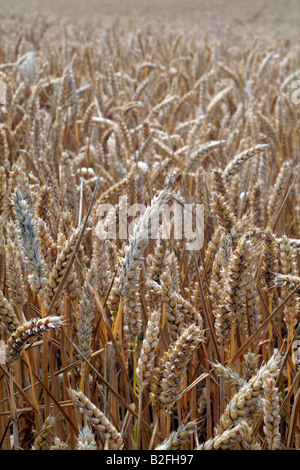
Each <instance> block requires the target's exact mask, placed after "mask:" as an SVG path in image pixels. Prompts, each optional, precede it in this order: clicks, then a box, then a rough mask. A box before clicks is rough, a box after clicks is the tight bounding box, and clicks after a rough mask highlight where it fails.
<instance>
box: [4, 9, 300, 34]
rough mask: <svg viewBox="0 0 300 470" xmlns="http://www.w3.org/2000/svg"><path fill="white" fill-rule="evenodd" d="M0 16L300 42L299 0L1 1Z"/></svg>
mask: <svg viewBox="0 0 300 470" xmlns="http://www.w3.org/2000/svg"><path fill="white" fill-rule="evenodd" d="M0 9H1V10H0V14H2V15H3V14H7V13H10V14H18V12H22V13H24V12H26V13H27V14H29V15H37V14H38V15H40V14H42V15H46V16H49V17H50V16H53V15H54V16H59V17H63V18H65V19H66V21H67V20H68V19H72V21H74V19H78V20H84V21H87V20H91V19H92V20H93V21H97V22H98V24H99V26H103V27H105V26H109V24H110V23H111V22H113V21H115V20H116V19H119V18H131V19H132V20H134V21H135V22H141V23H145V22H148V21H149V20H152V21H156V22H157V21H158V22H162V23H170V22H172V23H174V24H181V25H182V23H185V24H187V25H189V26H193V27H194V26H196V25H197V26H199V27H201V28H203V29H205V30H206V31H214V32H215V31H216V30H218V29H220V28H222V27H226V26H232V27H236V28H242V29H247V30H251V29H253V30H255V31H256V32H257V33H260V34H261V33H263V32H267V33H268V34H270V32H274V33H275V34H276V35H277V34H280V35H284V36H294V37H297V35H298V32H299V24H300V0H284V1H283V0H265V1H264V0H251V1H245V0H151V1H149V0H50V1H45V0H0Z"/></svg>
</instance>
